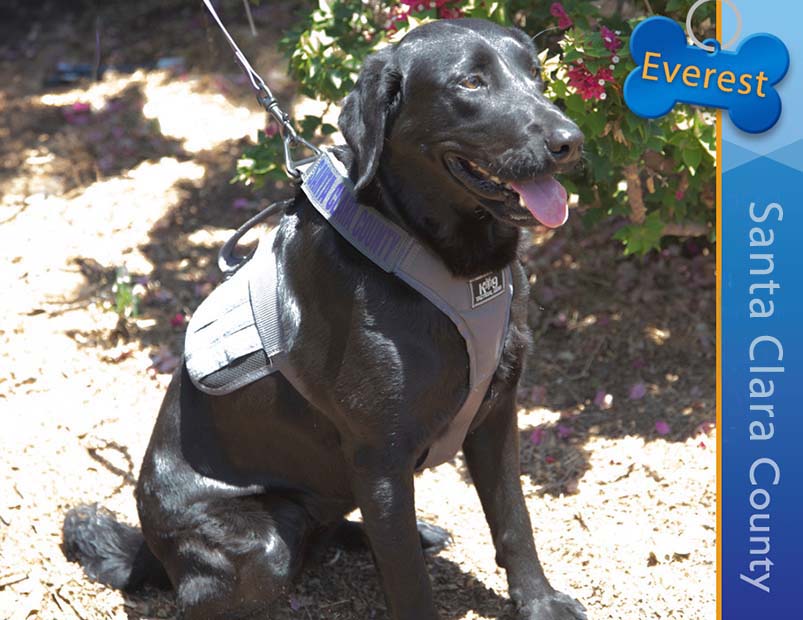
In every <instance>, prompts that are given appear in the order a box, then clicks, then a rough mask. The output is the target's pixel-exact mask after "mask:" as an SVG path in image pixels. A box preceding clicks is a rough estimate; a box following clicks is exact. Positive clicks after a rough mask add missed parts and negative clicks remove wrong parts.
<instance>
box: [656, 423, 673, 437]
mask: <svg viewBox="0 0 803 620" xmlns="http://www.w3.org/2000/svg"><path fill="white" fill-rule="evenodd" d="M671 430H672V428H671V427H670V426H669V424H667V423H666V422H664V421H663V420H658V421H657V422H656V423H655V432H656V433H658V434H659V435H661V437H663V436H664V435H668V434H669V433H670V431H671Z"/></svg>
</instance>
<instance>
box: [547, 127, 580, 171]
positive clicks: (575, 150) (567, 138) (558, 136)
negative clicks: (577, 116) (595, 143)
mask: <svg viewBox="0 0 803 620" xmlns="http://www.w3.org/2000/svg"><path fill="white" fill-rule="evenodd" d="M546 147H547V148H548V149H549V153H550V155H552V157H553V158H554V160H555V161H556V162H557V163H559V164H571V163H574V162H576V161H577V160H578V159H580V152H581V151H582V149H583V132H581V131H580V129H579V128H578V127H577V126H576V125H575V126H573V127H560V128H558V129H555V130H554V131H553V132H552V133H551V134H550V135H548V136H547V139H546Z"/></svg>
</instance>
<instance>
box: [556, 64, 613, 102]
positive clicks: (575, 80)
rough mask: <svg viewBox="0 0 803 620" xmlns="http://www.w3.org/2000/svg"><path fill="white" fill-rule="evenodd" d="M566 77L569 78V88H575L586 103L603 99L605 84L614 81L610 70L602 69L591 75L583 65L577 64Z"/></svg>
mask: <svg viewBox="0 0 803 620" xmlns="http://www.w3.org/2000/svg"><path fill="white" fill-rule="evenodd" d="M566 75H567V76H568V78H569V86H571V87H572V88H574V89H575V90H576V91H577V92H578V93H579V95H580V96H581V97H582V98H583V100H584V101H587V100H589V99H603V95H604V94H605V82H612V81H613V73H612V72H611V70H610V69H607V68H602V69H600V70H599V71H597V72H596V73H591V71H589V70H588V68H587V67H586V66H585V64H583V63H575V64H574V65H573V66H572V68H571V69H569V71H568V72H567V73H566Z"/></svg>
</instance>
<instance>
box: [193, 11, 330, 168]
mask: <svg viewBox="0 0 803 620" xmlns="http://www.w3.org/2000/svg"><path fill="white" fill-rule="evenodd" d="M203 2H204V5H205V6H206V8H207V10H208V11H209V13H210V14H211V15H212V17H213V18H214V19H215V21H216V22H217V25H218V26H220V30H221V31H222V32H223V35H224V36H225V37H226V40H227V41H228V42H229V45H230V46H231V49H232V51H233V52H234V58H235V59H236V60H237V64H239V65H240V68H242V70H243V71H244V72H245V75H246V76H247V77H248V80H249V81H250V82H251V86H252V87H253V88H254V90H255V91H256V96H257V101H258V102H259V105H261V106H262V107H263V108H265V110H266V111H267V112H268V114H270V115H271V116H273V118H275V119H276V121H277V122H278V123H279V132H280V133H281V135H282V141H283V143H284V164H285V168H286V170H287V175H288V176H289V177H290V178H292V179H293V180H295V181H298V180H299V178H300V177H301V172H300V171H299V170H298V166H300V165H304V164H307V163H310V162H311V161H313V160H314V159H315V158H316V157H317V156H318V155H320V153H321V151H320V149H319V148H318V147H317V146H315V145H313V144H310V143H309V142H308V141H307V140H305V139H304V137H303V136H300V135H298V133H297V132H296V129H295V127H294V126H293V122H292V121H291V120H290V116H289V115H288V114H287V113H286V112H285V111H284V110H282V109H281V108H280V107H279V102H278V101H277V100H276V97H274V96H273V93H272V92H271V90H270V88H268V85H267V84H266V83H265V80H263V79H262V77H261V76H260V75H259V73H257V72H256V71H255V70H254V68H253V67H252V66H251V63H249V62H248V59H247V58H246V57H245V54H243V53H242V51H240V48H239V47H237V44H236V43H235V42H234V39H233V38H232V36H231V35H230V34H229V31H228V30H226V27H225V26H224V25H223V22H222V21H220V17H218V14H217V12H216V11H215V8H214V7H213V6H212V2H211V1H210V0H203ZM299 145H300V146H304V147H306V148H308V149H309V150H310V151H312V152H313V153H314V156H313V157H308V158H305V159H302V160H299V161H295V160H294V159H293V149H295V148H296V147H298V146H299Z"/></svg>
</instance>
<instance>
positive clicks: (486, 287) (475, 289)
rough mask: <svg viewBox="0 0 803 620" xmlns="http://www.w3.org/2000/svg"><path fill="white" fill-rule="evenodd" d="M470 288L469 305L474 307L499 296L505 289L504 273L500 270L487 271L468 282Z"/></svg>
mask: <svg viewBox="0 0 803 620" xmlns="http://www.w3.org/2000/svg"><path fill="white" fill-rule="evenodd" d="M468 285H469V288H470V289H471V307H472V308H476V307H477V306H481V305H482V304H484V303H486V302H488V301H491V300H492V299H493V298H494V297H499V295H501V294H502V292H503V291H504V290H505V274H504V273H503V272H501V271H494V272H491V273H487V274H485V275H484V276H480V277H479V278H474V279H473V280H469V282H468Z"/></svg>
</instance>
